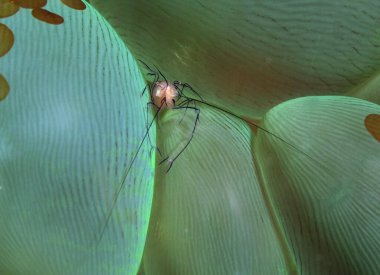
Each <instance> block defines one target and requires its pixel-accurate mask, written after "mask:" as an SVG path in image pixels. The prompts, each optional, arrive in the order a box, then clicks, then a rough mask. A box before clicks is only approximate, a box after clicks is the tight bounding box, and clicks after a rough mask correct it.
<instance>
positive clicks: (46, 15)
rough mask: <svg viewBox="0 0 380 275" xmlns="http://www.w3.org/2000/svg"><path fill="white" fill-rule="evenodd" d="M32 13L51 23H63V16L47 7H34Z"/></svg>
mask: <svg viewBox="0 0 380 275" xmlns="http://www.w3.org/2000/svg"><path fill="white" fill-rule="evenodd" d="M32 15H33V16H34V17H35V18H37V19H38V20H41V21H44V22H46V23H49V24H53V25H59V24H62V23H63V21H64V20H63V17H62V16H60V15H58V14H56V13H53V12H51V11H48V10H45V9H40V8H37V9H33V11H32Z"/></svg>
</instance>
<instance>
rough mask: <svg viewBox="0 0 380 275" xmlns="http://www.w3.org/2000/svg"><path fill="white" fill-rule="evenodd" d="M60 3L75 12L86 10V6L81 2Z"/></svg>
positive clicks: (71, 0) (72, 0) (62, 0)
mask: <svg viewBox="0 0 380 275" xmlns="http://www.w3.org/2000/svg"><path fill="white" fill-rule="evenodd" d="M61 2H62V3H63V4H65V5H66V6H68V7H70V8H72V9H75V10H84V9H85V8H86V4H85V3H83V1H82V0H61Z"/></svg>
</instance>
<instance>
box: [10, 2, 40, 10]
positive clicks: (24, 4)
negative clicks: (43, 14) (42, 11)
mask: <svg viewBox="0 0 380 275" xmlns="http://www.w3.org/2000/svg"><path fill="white" fill-rule="evenodd" d="M13 2H15V3H16V4H17V5H19V6H20V7H22V8H26V9H35V8H42V7H43V6H45V5H46V2H47V0H13Z"/></svg>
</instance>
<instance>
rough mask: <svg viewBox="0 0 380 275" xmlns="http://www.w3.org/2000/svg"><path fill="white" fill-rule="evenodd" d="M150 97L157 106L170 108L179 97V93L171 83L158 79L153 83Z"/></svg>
mask: <svg viewBox="0 0 380 275" xmlns="http://www.w3.org/2000/svg"><path fill="white" fill-rule="evenodd" d="M151 97H152V102H153V103H154V105H156V106H157V107H158V108H167V109H172V108H173V107H175V103H176V101H177V100H178V98H179V93H178V91H177V89H176V87H175V86H174V85H173V84H172V83H169V82H166V81H158V82H156V83H155V84H154V87H153V89H152V92H151Z"/></svg>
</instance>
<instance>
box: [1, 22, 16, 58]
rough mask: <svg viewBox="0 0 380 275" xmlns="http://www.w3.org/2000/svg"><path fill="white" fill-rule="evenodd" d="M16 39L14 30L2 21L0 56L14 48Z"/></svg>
mask: <svg viewBox="0 0 380 275" xmlns="http://www.w3.org/2000/svg"><path fill="white" fill-rule="evenodd" d="M14 41H15V38H14V36H13V32H12V31H11V30H10V29H9V28H8V27H7V26H6V25H4V24H1V23H0V57H2V56H3V55H5V54H6V53H7V52H8V51H9V50H10V49H11V48H12V46H13V43H14Z"/></svg>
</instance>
